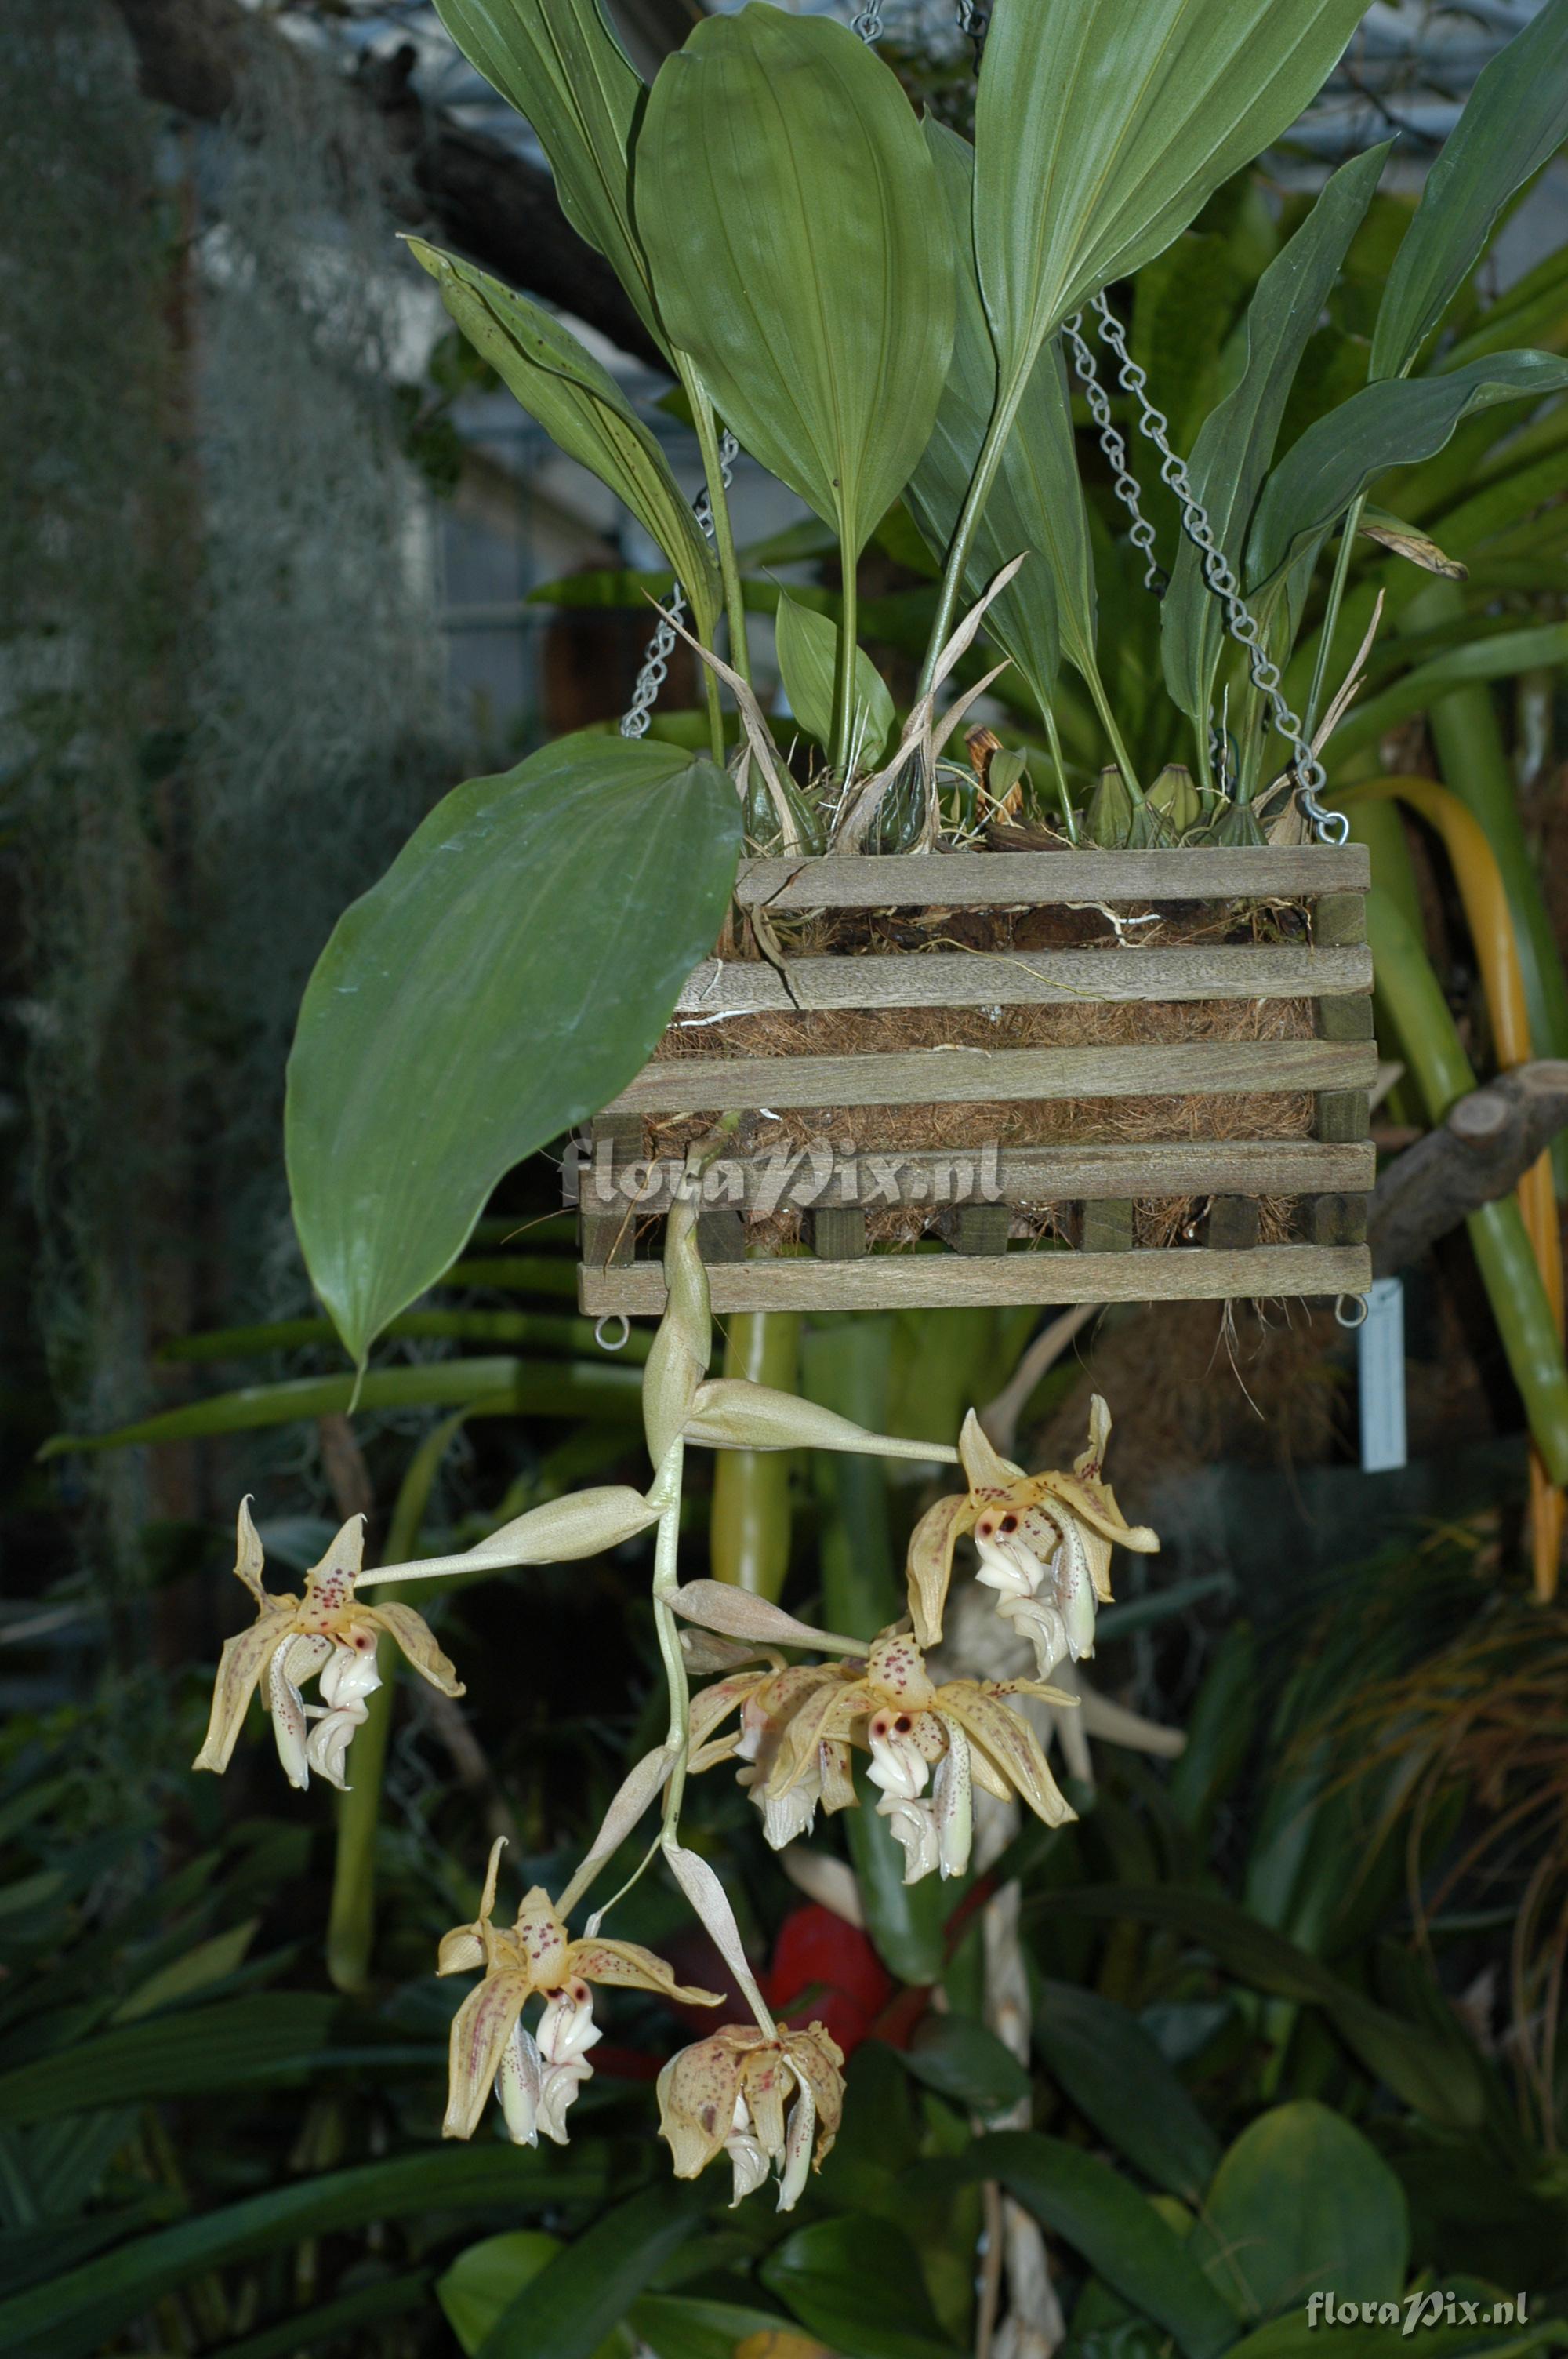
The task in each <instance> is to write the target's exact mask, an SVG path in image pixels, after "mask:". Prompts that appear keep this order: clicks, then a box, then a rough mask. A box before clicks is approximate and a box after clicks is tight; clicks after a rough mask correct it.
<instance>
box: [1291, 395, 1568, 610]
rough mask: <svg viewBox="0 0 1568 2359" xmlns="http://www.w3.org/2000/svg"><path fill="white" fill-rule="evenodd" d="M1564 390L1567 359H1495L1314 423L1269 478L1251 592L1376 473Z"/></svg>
mask: <svg viewBox="0 0 1568 2359" xmlns="http://www.w3.org/2000/svg"><path fill="white" fill-rule="evenodd" d="M1565 388H1568V361H1563V360H1559V359H1558V358H1556V356H1555V355H1554V354H1552V353H1495V354H1493V355H1492V356H1491V357H1490V358H1488V359H1486V360H1479V361H1472V362H1471V363H1470V364H1469V366H1468V367H1466V368H1462V369H1454V370H1453V371H1451V372H1450V374H1449V375H1446V376H1425V377H1405V378H1396V379H1390V380H1389V381H1388V382H1386V383H1383V384H1380V385H1369V386H1368V387H1367V388H1366V390H1365V392H1363V393H1358V394H1357V395H1356V397H1355V398H1354V399H1353V400H1350V401H1347V402H1345V403H1344V404H1342V406H1341V407H1340V408H1338V409H1336V410H1333V411H1331V412H1330V414H1329V415H1328V417H1326V418H1321V419H1319V420H1318V422H1317V424H1316V425H1315V426H1309V427H1308V428H1307V430H1306V432H1305V433H1304V434H1303V436H1302V438H1301V440H1300V441H1299V442H1297V443H1296V444H1295V445H1294V447H1293V449H1292V450H1290V451H1287V452H1286V454H1285V456H1284V458H1283V459H1281V462H1280V463H1279V465H1278V466H1277V467H1276V468H1275V470H1274V472H1273V473H1272V474H1271V476H1270V478H1269V481H1268V484H1267V485H1266V486H1265V488H1264V492H1263V495H1262V498H1261V499H1260V501H1259V503H1258V511H1257V515H1256V516H1255V518H1254V520H1253V525H1252V532H1251V538H1250V542H1249V554H1248V568H1247V579H1248V582H1249V586H1250V587H1252V588H1254V589H1258V588H1261V587H1263V586H1264V585H1266V584H1269V583H1271V582H1276V581H1277V580H1278V579H1279V577H1280V575H1281V574H1282V573H1283V572H1284V571H1285V570H1286V568H1287V567H1288V566H1290V565H1291V564H1292V563H1293V562H1294V561H1295V560H1298V559H1300V558H1303V556H1306V555H1309V554H1310V553H1311V551H1312V549H1314V546H1315V545H1317V544H1319V543H1320V542H1321V539H1322V536H1323V535H1324V534H1325V533H1326V532H1328V531H1329V530H1330V529H1331V528H1332V527H1333V526H1334V525H1336V523H1337V522H1338V520H1339V518H1340V517H1341V516H1344V515H1345V514H1346V510H1347V509H1348V508H1349V507H1350V506H1351V505H1352V503H1353V502H1355V501H1356V500H1358V499H1359V498H1360V496H1361V495H1362V493H1363V492H1365V491H1368V490H1369V489H1370V487H1371V486H1372V484H1375V483H1376V482H1377V480H1378V478H1379V475H1382V474H1386V473H1388V471H1389V469H1390V467H1409V466H1412V465H1414V464H1415V462H1417V461H1418V460H1421V459H1429V458H1431V457H1432V456H1433V453H1434V452H1435V451H1441V450H1442V449H1443V446H1444V443H1445V442H1446V441H1447V440H1448V439H1449V437H1450V435H1451V434H1453V432H1454V429H1455V428H1456V427H1457V426H1458V425H1460V424H1461V422H1462V421H1463V420H1464V419H1466V418H1470V417H1473V416H1475V414H1476V412H1477V411H1479V410H1484V409H1490V408H1495V407H1496V406H1497V404H1498V403H1499V402H1505V401H1542V400H1544V399H1545V398H1546V397H1547V395H1549V394H1553V393H1561V392H1563V390H1564V389H1565Z"/></svg>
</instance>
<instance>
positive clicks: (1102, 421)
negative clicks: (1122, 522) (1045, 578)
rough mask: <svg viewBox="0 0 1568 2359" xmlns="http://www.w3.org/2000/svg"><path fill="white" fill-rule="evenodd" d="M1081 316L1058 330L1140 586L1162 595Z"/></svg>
mask: <svg viewBox="0 0 1568 2359" xmlns="http://www.w3.org/2000/svg"><path fill="white" fill-rule="evenodd" d="M1083 328H1084V315H1083V313H1082V312H1081V311H1075V312H1074V313H1073V316H1072V318H1071V319H1070V320H1064V321H1063V322H1062V333H1063V334H1064V335H1065V337H1066V339H1067V342H1068V344H1069V346H1070V347H1071V349H1072V354H1073V366H1074V367H1075V369H1076V371H1077V373H1078V376H1079V378H1080V380H1081V381H1082V384H1083V388H1084V392H1085V394H1086V395H1087V397H1088V405H1089V411H1090V415H1091V416H1092V417H1093V419H1094V421H1095V424H1096V426H1097V427H1098V429H1099V444H1100V449H1101V450H1102V451H1104V452H1105V455H1106V457H1107V458H1108V460H1109V461H1110V466H1111V473H1112V476H1113V478H1114V480H1115V484H1116V496H1117V498H1118V499H1119V501H1120V502H1121V505H1122V506H1123V507H1124V508H1125V509H1126V510H1127V513H1128V515H1129V516H1130V517H1131V518H1132V531H1131V533H1130V536H1129V538H1130V540H1131V542H1132V546H1133V548H1134V549H1137V550H1138V552H1139V554H1140V556H1141V557H1142V558H1143V559H1144V560H1145V570H1144V574H1143V587H1144V588H1145V590H1152V591H1153V592H1154V593H1155V595H1156V596H1157V597H1163V596H1164V594H1165V587H1166V575H1165V569H1164V567H1163V566H1162V564H1161V563H1160V561H1159V560H1158V558H1156V556H1155V554H1154V527H1153V526H1152V524H1151V523H1150V521H1149V519H1148V517H1147V516H1145V515H1144V513H1143V510H1142V508H1141V506H1140V504H1139V489H1138V478H1137V476H1136V475H1134V474H1133V473H1132V471H1131V469H1130V467H1129V465H1128V463H1127V445H1126V443H1125V442H1124V441H1123V440H1122V439H1121V437H1120V435H1119V433H1118V432H1117V430H1116V428H1115V426H1114V425H1113V424H1112V422H1111V415H1110V403H1109V401H1108V398H1107V396H1106V390H1105V387H1104V386H1103V385H1101V383H1100V381H1099V377H1098V373H1097V371H1096V369H1095V356H1094V354H1093V353H1092V352H1091V351H1090V350H1089V348H1088V345H1087V343H1086V342H1084V333H1083Z"/></svg>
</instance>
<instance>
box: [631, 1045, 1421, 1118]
mask: <svg viewBox="0 0 1568 2359" xmlns="http://www.w3.org/2000/svg"><path fill="white" fill-rule="evenodd" d="M1377 1069H1378V1052H1377V1050H1376V1049H1375V1048H1374V1047H1373V1045H1372V1043H1371V1042H1370V1041H1367V1042H1366V1043H1364V1044H1363V1043H1361V1042H1354V1041H1353V1042H1348V1043H1341V1042H1337V1041H1329V1040H1239V1041H1228V1040H1227V1041H1206V1040H1200V1041H1181V1042H1176V1043H1173V1044H1171V1045H1170V1046H1165V1045H1158V1046H1153V1047H1141V1048H1121V1047H1110V1048H1092V1049H1078V1048H1074V1049H906V1050H904V1051H903V1052H901V1053H898V1054H894V1055H890V1056H881V1055H872V1056H851V1057H725V1058H707V1057H704V1058H695V1057H693V1058H685V1057H668V1058H663V1059H656V1060H654V1063H652V1064H650V1065H644V1067H643V1071H641V1072H640V1073H639V1074H638V1075H637V1078H636V1080H635V1081H633V1082H631V1083H630V1084H629V1085H628V1087H627V1088H626V1089H624V1090H622V1093H621V1095H620V1096H619V1097H618V1098H617V1099H616V1100H615V1102H614V1103H613V1105H612V1106H611V1113H612V1114H632V1113H635V1114H701V1113H705V1112H708V1111H710V1110H711V1111H713V1112H722V1111H729V1110H730V1109H732V1108H736V1107H749V1106H755V1107H762V1106H849V1105H965V1104H974V1103H979V1102H981V1101H983V1100H988V1099H993V1098H994V1099H1005V1100H1013V1099H1019V1098H1179V1097H1188V1096H1195V1095H1205V1096H1207V1095H1215V1096H1220V1097H1244V1096H1250V1095H1253V1094H1255V1093H1257V1092H1259V1091H1265V1092H1279V1091H1295V1090H1330V1091H1347V1090H1349V1091H1353V1090H1357V1089H1365V1088H1369V1087H1370V1086H1371V1083H1372V1082H1373V1080H1374V1078H1375V1076H1376V1073H1377Z"/></svg>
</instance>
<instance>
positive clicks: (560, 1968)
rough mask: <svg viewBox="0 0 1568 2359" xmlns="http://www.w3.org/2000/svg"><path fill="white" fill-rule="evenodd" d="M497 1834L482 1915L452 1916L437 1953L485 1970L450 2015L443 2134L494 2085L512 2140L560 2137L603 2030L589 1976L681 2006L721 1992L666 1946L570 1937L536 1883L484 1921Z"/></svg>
mask: <svg viewBox="0 0 1568 2359" xmlns="http://www.w3.org/2000/svg"><path fill="white" fill-rule="evenodd" d="M505 1843H506V1838H505V1837H504V1835H502V1836H498V1837H497V1839H496V1841H495V1843H493V1844H492V1848H491V1854H490V1864H489V1866H488V1867H487V1869H486V1871H485V1878H484V1893H483V1897H482V1898H481V1901H480V1904H479V1915H478V1917H477V1918H476V1919H474V1921H473V1923H472V1924H471V1925H457V1926H454V1927H453V1929H452V1930H451V1931H450V1932H449V1933H448V1934H446V1935H445V1936H444V1938H443V1940H442V1942H441V1946H440V1950H439V1951H438V1956H437V1962H436V1972H437V1973H438V1974H460V1973H468V1972H469V1971H470V1968H472V1967H474V1966H482V1967H483V1968H484V1980H483V1981H482V1982H481V1983H480V1984H478V1985H477V1987H476V1988H475V1989H473V1990H471V1991H470V1993H469V1995H468V1996H467V1998H466V1999H464V2001H463V2003H462V2005H461V2006H460V2007H459V2009H458V2011H457V2014H456V2015H455V2016H454V2017H453V2018H452V2031H451V2039H450V2043H449V2052H448V2093H447V2114H446V2119H445V2120H444V2121H443V2123H442V2125H441V2135H442V2136H443V2137H457V2138H467V2137H471V2136H473V2134H474V2131H475V2130H476V2129H477V2128H478V2126H479V2120H480V2116H481V2114H482V2113H483V2111H484V2105H485V2099H486V2098H487V2097H488V2096H489V2094H490V2093H491V2091H492V2089H493V2090H494V2092H495V2094H496V2097H497V2098H498V2100H499V2101H500V2104H501V2110H502V2114H503V2117H504V2119H505V2123H506V2132H507V2136H509V2137H510V2138H511V2139H512V2141H513V2143H514V2145H515V2146H536V2145H537V2144H538V2142H539V2133H540V2131H541V2130H543V2132H544V2133H545V2136H546V2137H548V2138H554V2139H555V2141H556V2143H557V2146H564V2145H565V2144H566V2142H567V2126H566V2117H567V2112H568V2107H569V2106H570V2105H571V2104H572V2103H573V2101H574V2099H575V2098H576V2097H577V2094H578V2093H579V2090H580V2089H581V2087H582V2084H583V2082H585V2081H590V2080H591V2079H592V2078H593V2067H592V2065H591V2064H590V2063H589V2060H588V2051H589V2049H590V2048H593V2047H595V2046H596V2045H597V2044H598V2042H599V2041H600V2039H601V2038H603V2036H604V2035H603V2033H602V2032H601V2031H600V2029H599V2028H598V2027H597V2025H596V2024H595V2022H594V2020H593V1994H592V1992H591V1990H590V1989H589V1984H590V1983H604V1984H615V1985H616V1986H618V1987H619V1988H621V1989H622V1990H651V1991H658V1992H660V1993H661V1994H662V1995H663V1996H664V1997H665V1998H674V1999H679V2000H680V2001H681V2002H682V2003H683V2005H685V2006H719V2003H720V2001H719V1993H718V1992H716V1991H706V1990H697V1989H693V1988H689V1987H687V1986H686V1985H685V1984H680V1983H677V1982H676V1978H675V1973H674V1972H673V1970H672V1969H671V1968H670V1967H669V1966H667V1965H666V1964H665V1961H664V1960H663V1958H659V1957H655V1956H654V1952H653V1951H652V1950H644V1949H643V1948H642V1947H641V1946H640V1945H639V1944H638V1943H637V1942H635V1941H605V1940H596V1939H591V1938H590V1939H589V1940H579V1941H574V1940H572V1939H571V1937H570V1935H569V1934H568V1931H567V1929H566V1927H565V1926H564V1925H563V1924H562V1922H561V1919H560V1918H559V1916H558V1915H557V1911H556V1908H555V1906H554V1904H553V1902H552V1901H551V1899H550V1897H549V1895H548V1893H546V1892H545V1891H543V1890H542V1889H541V1888H540V1886H537V1885H535V1886H534V1887H533V1889H532V1890H531V1891H529V1892H526V1893H524V1896H523V1904H522V1906H521V1908H519V1909H518V1911H517V1919H516V1922H515V1924H514V1926H513V1928H512V1930H511V1931H510V1932H505V1931H503V1930H501V1929H500V1928H499V1927H497V1926H495V1925H492V1922H491V1913H492V1910H493V1908H494V1907H495V1886H496V1878H497V1876H498V1875H499V1874H500V1871H501V1854H502V1852H503V1850H504V1849H505ZM535 1992H537V1993H538V1994H539V1995H541V1996H542V1997H543V1999H544V2001H545V2010H544V2013H543V2014H542V2015H541V2017H540V2018H539V2021H538V2023H537V2024H536V2025H535V2028H534V2030H533V2031H532V2032H528V2031H526V2030H524V2027H523V2009H524V2006H526V2004H527V2002H528V2000H529V1999H530V1998H532V1997H533V1996H534V1995H535Z"/></svg>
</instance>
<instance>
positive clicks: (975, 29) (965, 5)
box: [958, 0, 991, 73]
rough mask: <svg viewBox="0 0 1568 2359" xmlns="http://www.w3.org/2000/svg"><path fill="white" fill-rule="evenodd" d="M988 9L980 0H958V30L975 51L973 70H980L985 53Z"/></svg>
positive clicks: (988, 24) (988, 18)
mask: <svg viewBox="0 0 1568 2359" xmlns="http://www.w3.org/2000/svg"><path fill="white" fill-rule="evenodd" d="M990 13H991V12H990V10H989V7H986V6H983V5H981V0H958V30H959V32H960V33H962V34H964V35H965V36H966V37H967V38H968V42H969V46H970V48H971V49H973V50H974V53H975V71H976V72H977V73H979V70H980V60H981V59H982V58H983V57H984V55H985V48H986V34H987V32H988V31H989V28H990Z"/></svg>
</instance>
